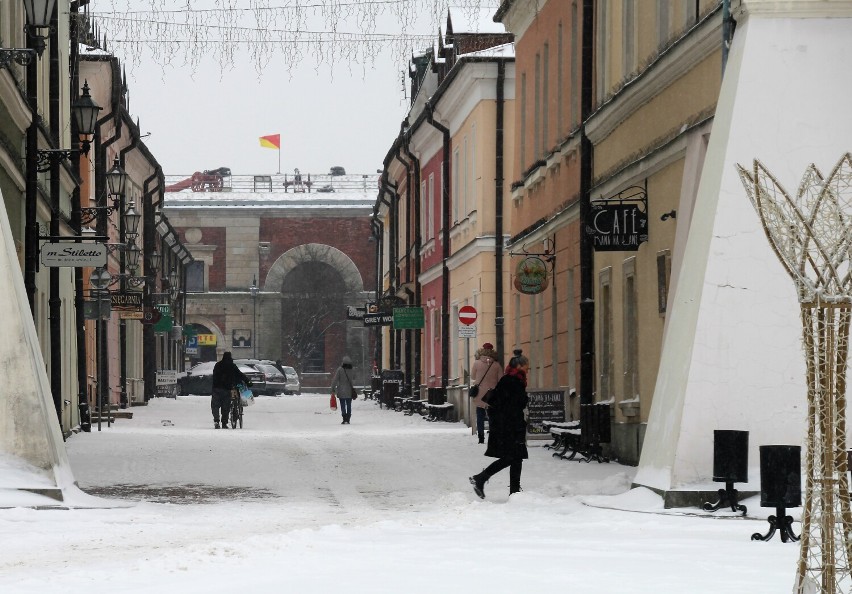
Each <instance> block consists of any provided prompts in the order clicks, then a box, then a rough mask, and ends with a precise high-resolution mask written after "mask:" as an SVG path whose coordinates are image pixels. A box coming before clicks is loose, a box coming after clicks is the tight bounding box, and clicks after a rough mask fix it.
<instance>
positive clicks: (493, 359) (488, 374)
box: [469, 342, 503, 443]
mask: <svg viewBox="0 0 852 594" xmlns="http://www.w3.org/2000/svg"><path fill="white" fill-rule="evenodd" d="M476 355H477V356H476V361H474V362H473V367H472V368H471V371H470V382H471V384H470V385H471V392H469V393H470V394H472V395H473V403H474V405H475V406H476V434H477V435H478V436H479V443H485V418H486V416H487V415H486V409H487V408H488V404H486V403H485V401H483V397H484V396H485V395H486V394H487V393H488V392H489V391H491V390H493V389H494V388H495V387H496V386H497V382H498V381H499V380H500V378H501V377H503V365H502V364H501V363H500V361H499V360H498V355H497V351H495V350H494V345H493V344H491V343H490V342H486V343H485V344H483V345H482V348H481V349H478V350H477V351H476ZM474 387H475V389H474ZM474 392H475V394H474Z"/></svg>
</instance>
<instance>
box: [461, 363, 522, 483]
mask: <svg viewBox="0 0 852 594" xmlns="http://www.w3.org/2000/svg"><path fill="white" fill-rule="evenodd" d="M529 368H530V360H529V359H527V358H526V357H525V356H524V355H523V352H522V351H521V350H516V351H515V356H514V357H512V359H511V360H510V361H509V365H508V366H507V367H506V374H505V375H504V376H503V377H502V378H500V381H499V382H497V386H496V387H495V388H494V391H493V392H492V395H491V397H490V398H489V399H488V447H487V448H486V449H485V455H486V456H490V457H492V458H497V460H495V461H494V462H492V463H491V464H490V465H489V466H488V467H487V468H485V469H484V470H483V471H482V472H480V473H479V474H475V475H473V476H472V477H470V483H471V484H472V485H473V491H474V492H475V493H476V494H477V495H478V496H479V498H480V499H485V483H487V482H488V479H490V478H491V477H492V476H494V475H495V474H497V473H498V472H500V471H501V470H503V469H504V468H507V467H508V468H509V494H510V495H511V494H512V493H517V492H518V491H520V490H521V468H522V466H523V461H524V460H525V459H526V458H528V457H529V456H528V455H527V442H526V438H527V422H526V419H525V418H524V409H525V408H526V407H527V372H528V371H529Z"/></svg>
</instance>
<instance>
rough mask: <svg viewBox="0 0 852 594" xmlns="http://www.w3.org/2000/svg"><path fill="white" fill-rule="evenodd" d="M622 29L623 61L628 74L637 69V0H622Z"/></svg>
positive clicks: (625, 72) (625, 73)
mask: <svg viewBox="0 0 852 594" xmlns="http://www.w3.org/2000/svg"><path fill="white" fill-rule="evenodd" d="M622 2H623V9H622V13H621V15H622V23H621V26H622V31H623V34H624V46H623V47H622V58H621V59H622V62H623V68H624V72H623V74H624V75H625V76H626V75H628V74H630V73H632V72H633V71H634V70H636V0H622Z"/></svg>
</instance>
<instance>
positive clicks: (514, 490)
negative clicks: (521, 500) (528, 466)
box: [509, 485, 523, 495]
mask: <svg viewBox="0 0 852 594" xmlns="http://www.w3.org/2000/svg"><path fill="white" fill-rule="evenodd" d="M522 490H523V489H521V486H520V485H509V495H514V494H515V493H520V492H521V491H522Z"/></svg>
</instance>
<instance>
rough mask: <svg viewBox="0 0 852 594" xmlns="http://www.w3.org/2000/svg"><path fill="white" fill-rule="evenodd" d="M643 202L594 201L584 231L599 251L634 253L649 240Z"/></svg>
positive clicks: (646, 216)
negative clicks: (642, 208)
mask: <svg viewBox="0 0 852 594" xmlns="http://www.w3.org/2000/svg"><path fill="white" fill-rule="evenodd" d="M642 206H643V205H642V204H637V203H620V204H619V203H617V202H615V203H607V202H606V201H600V202H597V203H595V202H593V203H592V211H591V213H590V215H589V220H588V221H587V222H586V233H588V234H590V235H591V236H592V239H593V241H594V247H595V250H597V251H599V252H635V251H636V250H638V249H639V245H640V244H642V243H645V242H646V241H648V213H647V212H643V211H642V210H641V207H642Z"/></svg>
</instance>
